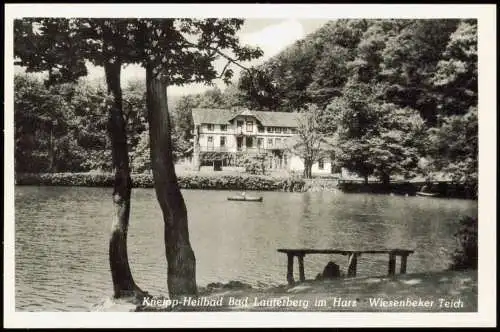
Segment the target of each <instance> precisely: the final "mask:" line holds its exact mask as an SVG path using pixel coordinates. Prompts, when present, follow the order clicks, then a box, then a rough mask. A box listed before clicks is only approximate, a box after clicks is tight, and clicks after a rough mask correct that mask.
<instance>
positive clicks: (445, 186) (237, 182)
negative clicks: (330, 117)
mask: <svg viewBox="0 0 500 332" xmlns="http://www.w3.org/2000/svg"><path fill="white" fill-rule="evenodd" d="M131 177H132V188H154V183H153V175H152V174H147V173H145V174H144V173H136V174H131ZM177 180H178V183H179V187H180V188H181V189H200V190H244V191H275V192H334V191H341V192H343V193H368V194H382V195H395V196H417V193H418V191H419V189H420V188H421V187H422V186H423V185H424V184H425V183H424V182H422V181H418V182H417V181H414V182H412V181H411V180H408V181H394V182H391V183H389V184H382V183H380V182H369V183H364V182H362V181H358V180H345V179H338V178H333V177H332V178H329V177H317V178H313V179H303V178H301V177H298V176H292V175H289V174H288V175H287V174H279V175H252V174H245V173H215V172H214V173H205V172H201V173H200V172H189V173H181V174H179V175H178V176H177ZM113 183H114V175H113V174H112V173H97V172H87V173H37V174H33V173H21V174H15V185H19V186H23V185H34V186H37V185H38V186H40V185H42V186H77V187H109V188H111V187H113ZM438 189H439V190H438V192H437V196H436V197H433V198H459V199H469V200H477V199H478V197H477V196H476V195H475V194H474V193H472V192H471V190H469V188H467V187H465V186H464V185H461V184H453V183H440V184H439V186H438Z"/></svg>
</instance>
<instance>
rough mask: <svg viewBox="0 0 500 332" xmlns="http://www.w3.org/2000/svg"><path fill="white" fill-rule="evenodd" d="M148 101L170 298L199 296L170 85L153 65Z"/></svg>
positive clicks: (156, 187) (154, 177) (149, 78)
mask: <svg viewBox="0 0 500 332" xmlns="http://www.w3.org/2000/svg"><path fill="white" fill-rule="evenodd" d="M146 103H147V108H148V121H149V139H150V147H151V166H152V169H153V179H154V187H155V191H156V197H157V199H158V202H159V204H160V207H161V210H162V212H163V222H164V224H165V230H164V232H165V233H164V236H165V254H166V258H167V264H168V273H167V276H168V280H167V283H168V292H169V297H170V298H178V297H180V296H183V295H196V294H197V288H196V259H195V256H194V252H193V250H192V248H191V244H190V242H189V230H188V220H187V210H186V205H185V203H184V199H183V197H182V194H181V191H180V188H179V184H178V182H177V176H176V174H175V167H174V163H173V156H172V140H171V124H170V116H169V113H168V106H167V84H166V83H165V82H162V81H161V80H160V79H159V78H155V77H154V75H153V72H152V68H151V67H150V66H148V67H147V68H146Z"/></svg>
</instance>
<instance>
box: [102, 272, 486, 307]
mask: <svg viewBox="0 0 500 332" xmlns="http://www.w3.org/2000/svg"><path fill="white" fill-rule="evenodd" d="M477 279H478V273H477V270H464V271H449V270H448V271H430V272H420V273H411V274H404V275H396V276H392V277H389V276H372V277H356V278H339V279H331V280H323V281H315V280H306V281H305V282H301V283H297V284H295V285H292V286H288V285H280V286H274V287H268V288H252V287H251V286H249V285H246V284H243V283H240V282H238V281H232V282H230V283H228V284H217V287H216V288H210V287H208V286H210V284H209V285H207V286H206V287H199V295H198V296H197V297H195V296H188V297H184V298H181V299H179V300H171V299H169V298H168V297H163V296H150V297H147V298H144V299H142V301H140V300H136V301H135V303H133V302H134V301H132V300H130V299H128V300H127V299H120V300H111V299H107V300H106V301H104V302H103V303H101V304H99V305H95V306H94V308H93V311H132V312H145V311H146V312H165V311H173V312H186V311H195V312H213V311H216V312H235V311H240V312H242V311H243V312H247V311H250V312H285V311H286V312H477V310H478V309H477V306H478V304H477V302H478V295H477V291H478V289H477V281H478V280H477Z"/></svg>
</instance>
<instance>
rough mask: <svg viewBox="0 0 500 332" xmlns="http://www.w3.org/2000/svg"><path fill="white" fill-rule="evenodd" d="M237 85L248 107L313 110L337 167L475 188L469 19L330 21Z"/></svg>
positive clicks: (473, 31)
mask: <svg viewBox="0 0 500 332" xmlns="http://www.w3.org/2000/svg"><path fill="white" fill-rule="evenodd" d="M260 69H261V71H260V75H250V74H247V75H244V76H243V77H242V79H241V80H240V88H241V91H242V93H243V96H242V100H243V101H244V102H246V104H247V105H248V106H250V107H254V108H257V109H263V110H264V109H265V110H275V111H277V110H279V111H288V112H290V111H296V110H299V109H302V108H304V106H305V105H306V104H307V103H312V104H316V105H318V106H319V107H320V108H322V109H323V115H322V119H321V123H322V124H323V129H322V130H323V132H324V134H325V135H332V136H334V137H335V138H336V140H337V148H336V149H335V151H333V155H334V159H335V160H336V162H337V163H338V165H339V166H343V167H346V168H348V169H350V170H351V171H354V172H356V173H358V174H359V175H360V176H368V175H375V176H378V177H379V178H380V179H381V180H382V181H388V180H389V179H390V177H391V176H393V175H404V176H406V177H411V176H413V175H417V174H419V175H424V176H430V175H431V174H432V173H445V174H447V175H449V176H452V177H453V179H454V180H456V181H459V182H467V183H469V184H470V185H471V186H475V185H476V182H477V151H478V148H477V138H478V131H477V130H478V128H477V95H478V91H477V90H478V88H477V78H478V76H477V74H478V73H477V22H476V21H475V20H451V19H445V20H402V19H391V20H366V19H355V20H337V21H332V22H330V23H328V24H326V25H325V26H324V27H322V28H321V29H319V30H317V31H316V32H315V33H313V34H311V35H309V36H307V38H305V39H303V40H300V41H298V42H296V43H295V44H294V45H292V46H290V47H289V48H287V49H286V50H284V51H283V52H281V53H280V54H278V55H277V56H275V57H274V58H272V59H271V60H269V61H268V62H267V63H265V64H264V65H263V66H262V67H261V68H260Z"/></svg>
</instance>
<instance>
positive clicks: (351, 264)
mask: <svg viewBox="0 0 500 332" xmlns="http://www.w3.org/2000/svg"><path fill="white" fill-rule="evenodd" d="M278 252H282V253H285V254H287V256H288V264H287V273H286V279H287V281H288V284H293V283H294V282H295V280H294V278H293V261H294V257H295V256H297V258H298V261H299V278H300V281H305V280H306V278H305V274H304V257H305V255H310V254H340V255H344V256H348V257H349V260H348V267H347V276H348V277H355V276H356V269H357V264H358V257H360V256H361V255H362V254H388V255H389V268H388V275H395V274H396V257H397V256H400V257H401V266H400V273H401V274H404V273H406V263H407V260H408V256H409V255H410V254H412V253H413V252H414V250H407V249H384V250H336V249H278Z"/></svg>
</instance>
